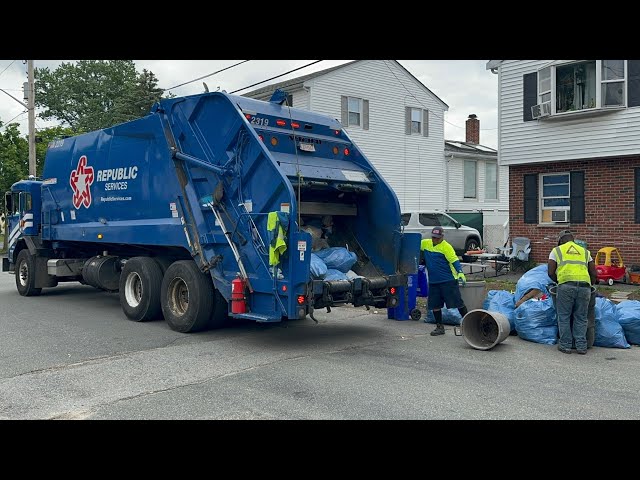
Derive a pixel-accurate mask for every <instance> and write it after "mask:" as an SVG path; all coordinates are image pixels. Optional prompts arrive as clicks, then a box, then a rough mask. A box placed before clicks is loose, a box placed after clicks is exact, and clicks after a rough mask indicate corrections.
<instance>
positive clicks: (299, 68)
mask: <svg viewBox="0 0 640 480" xmlns="http://www.w3.org/2000/svg"><path fill="white" fill-rule="evenodd" d="M318 62H322V60H316V61H315V62H311V63H307V64H306V65H303V66H302V67H298V68H294V69H293V70H289V71H288V72H284V73H281V74H280V75H276V76H275V77H271V78H267V79H266V80H262V81H261V82H257V83H254V84H253V85H249V86H246V87H243V88H239V89H237V90H234V91H233V92H230V93H236V92H239V91H240V90H246V89H247V88H251V87H255V86H256V85H260V84H261V83H265V82H268V81H270V80H275V79H276V78H280V77H284V76H285V75H288V74H290V73H293V72H297V71H298V70H302V69H303V68H307V67H310V66H311V65H313V64H315V63H318Z"/></svg>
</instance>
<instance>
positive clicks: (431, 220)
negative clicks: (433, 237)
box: [418, 213, 440, 227]
mask: <svg viewBox="0 0 640 480" xmlns="http://www.w3.org/2000/svg"><path fill="white" fill-rule="evenodd" d="M418 219H419V220H420V223H421V224H422V225H424V226H425V227H434V226H437V225H440V222H439V221H438V218H437V217H436V215H435V213H421V214H420V216H419V217H418Z"/></svg>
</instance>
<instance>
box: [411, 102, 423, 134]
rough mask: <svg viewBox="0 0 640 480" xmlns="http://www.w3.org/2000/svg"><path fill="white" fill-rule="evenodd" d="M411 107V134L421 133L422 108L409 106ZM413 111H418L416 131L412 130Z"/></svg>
mask: <svg viewBox="0 0 640 480" xmlns="http://www.w3.org/2000/svg"><path fill="white" fill-rule="evenodd" d="M409 108H411V119H410V121H411V135H422V128H423V125H424V118H423V115H422V109H421V108H415V107H409ZM413 112H418V116H419V117H420V120H419V121H418V122H417V123H418V131H417V132H414V131H413V122H415V120H414V119H413Z"/></svg>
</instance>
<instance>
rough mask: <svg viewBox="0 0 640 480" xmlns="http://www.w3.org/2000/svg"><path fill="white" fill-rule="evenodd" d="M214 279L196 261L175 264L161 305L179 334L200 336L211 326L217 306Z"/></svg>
mask: <svg viewBox="0 0 640 480" xmlns="http://www.w3.org/2000/svg"><path fill="white" fill-rule="evenodd" d="M213 299H214V288H213V282H212V281H211V277H209V276H208V275H205V274H204V273H202V272H201V271H200V270H199V269H198V266H197V265H196V264H195V262H194V261H193V260H179V261H177V262H174V263H172V264H171V266H170V267H169V268H168V269H167V271H166V272H165V274H164V278H163V279H162V287H161V289H160V303H161V305H162V313H163V314H164V318H165V320H166V321H167V323H168V324H169V327H171V329H172V330H175V331H176V332H182V333H187V332H197V331H198V330H202V329H203V328H205V327H206V326H207V324H208V323H209V318H210V317H211V312H212V310H213V307H214V305H213V302H214V300H213Z"/></svg>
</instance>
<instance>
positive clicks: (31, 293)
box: [15, 248, 42, 297]
mask: <svg viewBox="0 0 640 480" xmlns="http://www.w3.org/2000/svg"><path fill="white" fill-rule="evenodd" d="M16 264H17V265H16V270H15V272H16V273H15V275H16V287H17V289H18V293H19V294H20V295H22V296H23V297H35V296H36V295H40V292H42V289H41V288H36V287H35V285H36V257H35V256H34V255H31V254H30V253H29V250H28V249H26V248H25V249H24V250H21V251H20V253H19V254H18V258H17V260H16Z"/></svg>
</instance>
